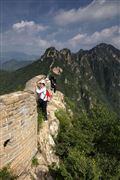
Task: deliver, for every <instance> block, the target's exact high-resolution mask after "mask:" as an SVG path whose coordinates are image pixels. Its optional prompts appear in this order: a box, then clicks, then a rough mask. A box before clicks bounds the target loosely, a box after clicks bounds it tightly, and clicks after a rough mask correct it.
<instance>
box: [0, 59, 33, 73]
mask: <svg viewBox="0 0 120 180" xmlns="http://www.w3.org/2000/svg"><path fill="white" fill-rule="evenodd" d="M32 62H33V61H18V60H14V59H12V60H10V61H6V62H4V63H3V64H2V65H1V69H2V70H6V71H15V70H17V69H20V68H22V67H25V66H27V65H28V64H31V63H32Z"/></svg>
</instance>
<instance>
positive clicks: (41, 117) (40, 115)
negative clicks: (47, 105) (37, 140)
mask: <svg viewBox="0 0 120 180" xmlns="http://www.w3.org/2000/svg"><path fill="white" fill-rule="evenodd" d="M37 111H38V126H37V127H38V131H39V129H40V127H41V124H42V122H43V119H44V117H43V114H42V112H41V111H40V109H39V108H38V109H37Z"/></svg>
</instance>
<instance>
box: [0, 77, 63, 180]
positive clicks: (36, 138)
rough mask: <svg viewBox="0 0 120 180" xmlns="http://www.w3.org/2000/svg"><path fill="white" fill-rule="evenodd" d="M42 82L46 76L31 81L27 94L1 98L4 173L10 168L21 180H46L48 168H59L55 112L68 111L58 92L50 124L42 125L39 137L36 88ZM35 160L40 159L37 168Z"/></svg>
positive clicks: (0, 142) (0, 153)
mask: <svg viewBox="0 0 120 180" xmlns="http://www.w3.org/2000/svg"><path fill="white" fill-rule="evenodd" d="M41 78H44V75H39V76H36V77H34V78H33V79H31V80H30V81H28V82H27V83H26V87H25V89H24V91H18V92H14V93H10V94H6V95H2V96H0V169H2V168H3V167H5V166H7V165H8V164H9V165H10V168H11V169H12V171H13V172H14V173H15V174H16V175H18V179H21V180H22V179H25V180H31V178H34V179H36V180H37V179H38V180H39V179H41V180H42V179H43V180H44V179H45V174H49V169H48V166H49V165H51V164H52V163H55V164H56V165H58V164H59V159H58V157H57V156H56V155H55V152H54V148H53V147H54V146H55V143H54V138H55V137H56V135H57V132H58V128H59V121H58V119H57V118H56V117H55V111H56V110H59V109H65V103H64V96H63V94H62V93H61V92H58V91H57V92H56V93H55V94H54V95H53V98H52V100H51V101H50V102H49V103H48V113H49V121H48V122H43V123H42V125H41V128H40V130H39V133H38V131H37V118H38V114H37V103H36V93H35V92H34V91H35V90H34V86H35V82H36V81H37V80H38V79H41ZM34 156H36V158H37V159H38V163H39V165H38V166H37V167H32V166H31V162H32V159H33V157H34ZM47 176H48V179H52V178H51V177H50V175H47Z"/></svg>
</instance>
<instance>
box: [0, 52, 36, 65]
mask: <svg viewBox="0 0 120 180" xmlns="http://www.w3.org/2000/svg"><path fill="white" fill-rule="evenodd" d="M38 57H39V56H37V55H34V54H33V55H29V54H26V53H23V52H16V51H15V52H12V51H10V52H2V54H1V57H0V61H1V62H2V63H5V62H6V61H9V60H12V59H14V60H17V61H31V60H35V59H37V58H38Z"/></svg>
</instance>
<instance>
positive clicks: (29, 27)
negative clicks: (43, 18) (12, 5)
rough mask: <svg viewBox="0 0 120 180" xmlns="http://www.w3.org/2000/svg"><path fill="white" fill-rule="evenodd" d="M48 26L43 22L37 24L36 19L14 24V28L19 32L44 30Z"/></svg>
mask: <svg viewBox="0 0 120 180" xmlns="http://www.w3.org/2000/svg"><path fill="white" fill-rule="evenodd" d="M47 28H48V27H47V26H44V25H42V24H36V23H35V22H34V21H23V20H22V21H21V22H18V23H16V24H13V29H14V30H15V31H17V32H23V31H30V32H39V31H44V30H46V29H47Z"/></svg>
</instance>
